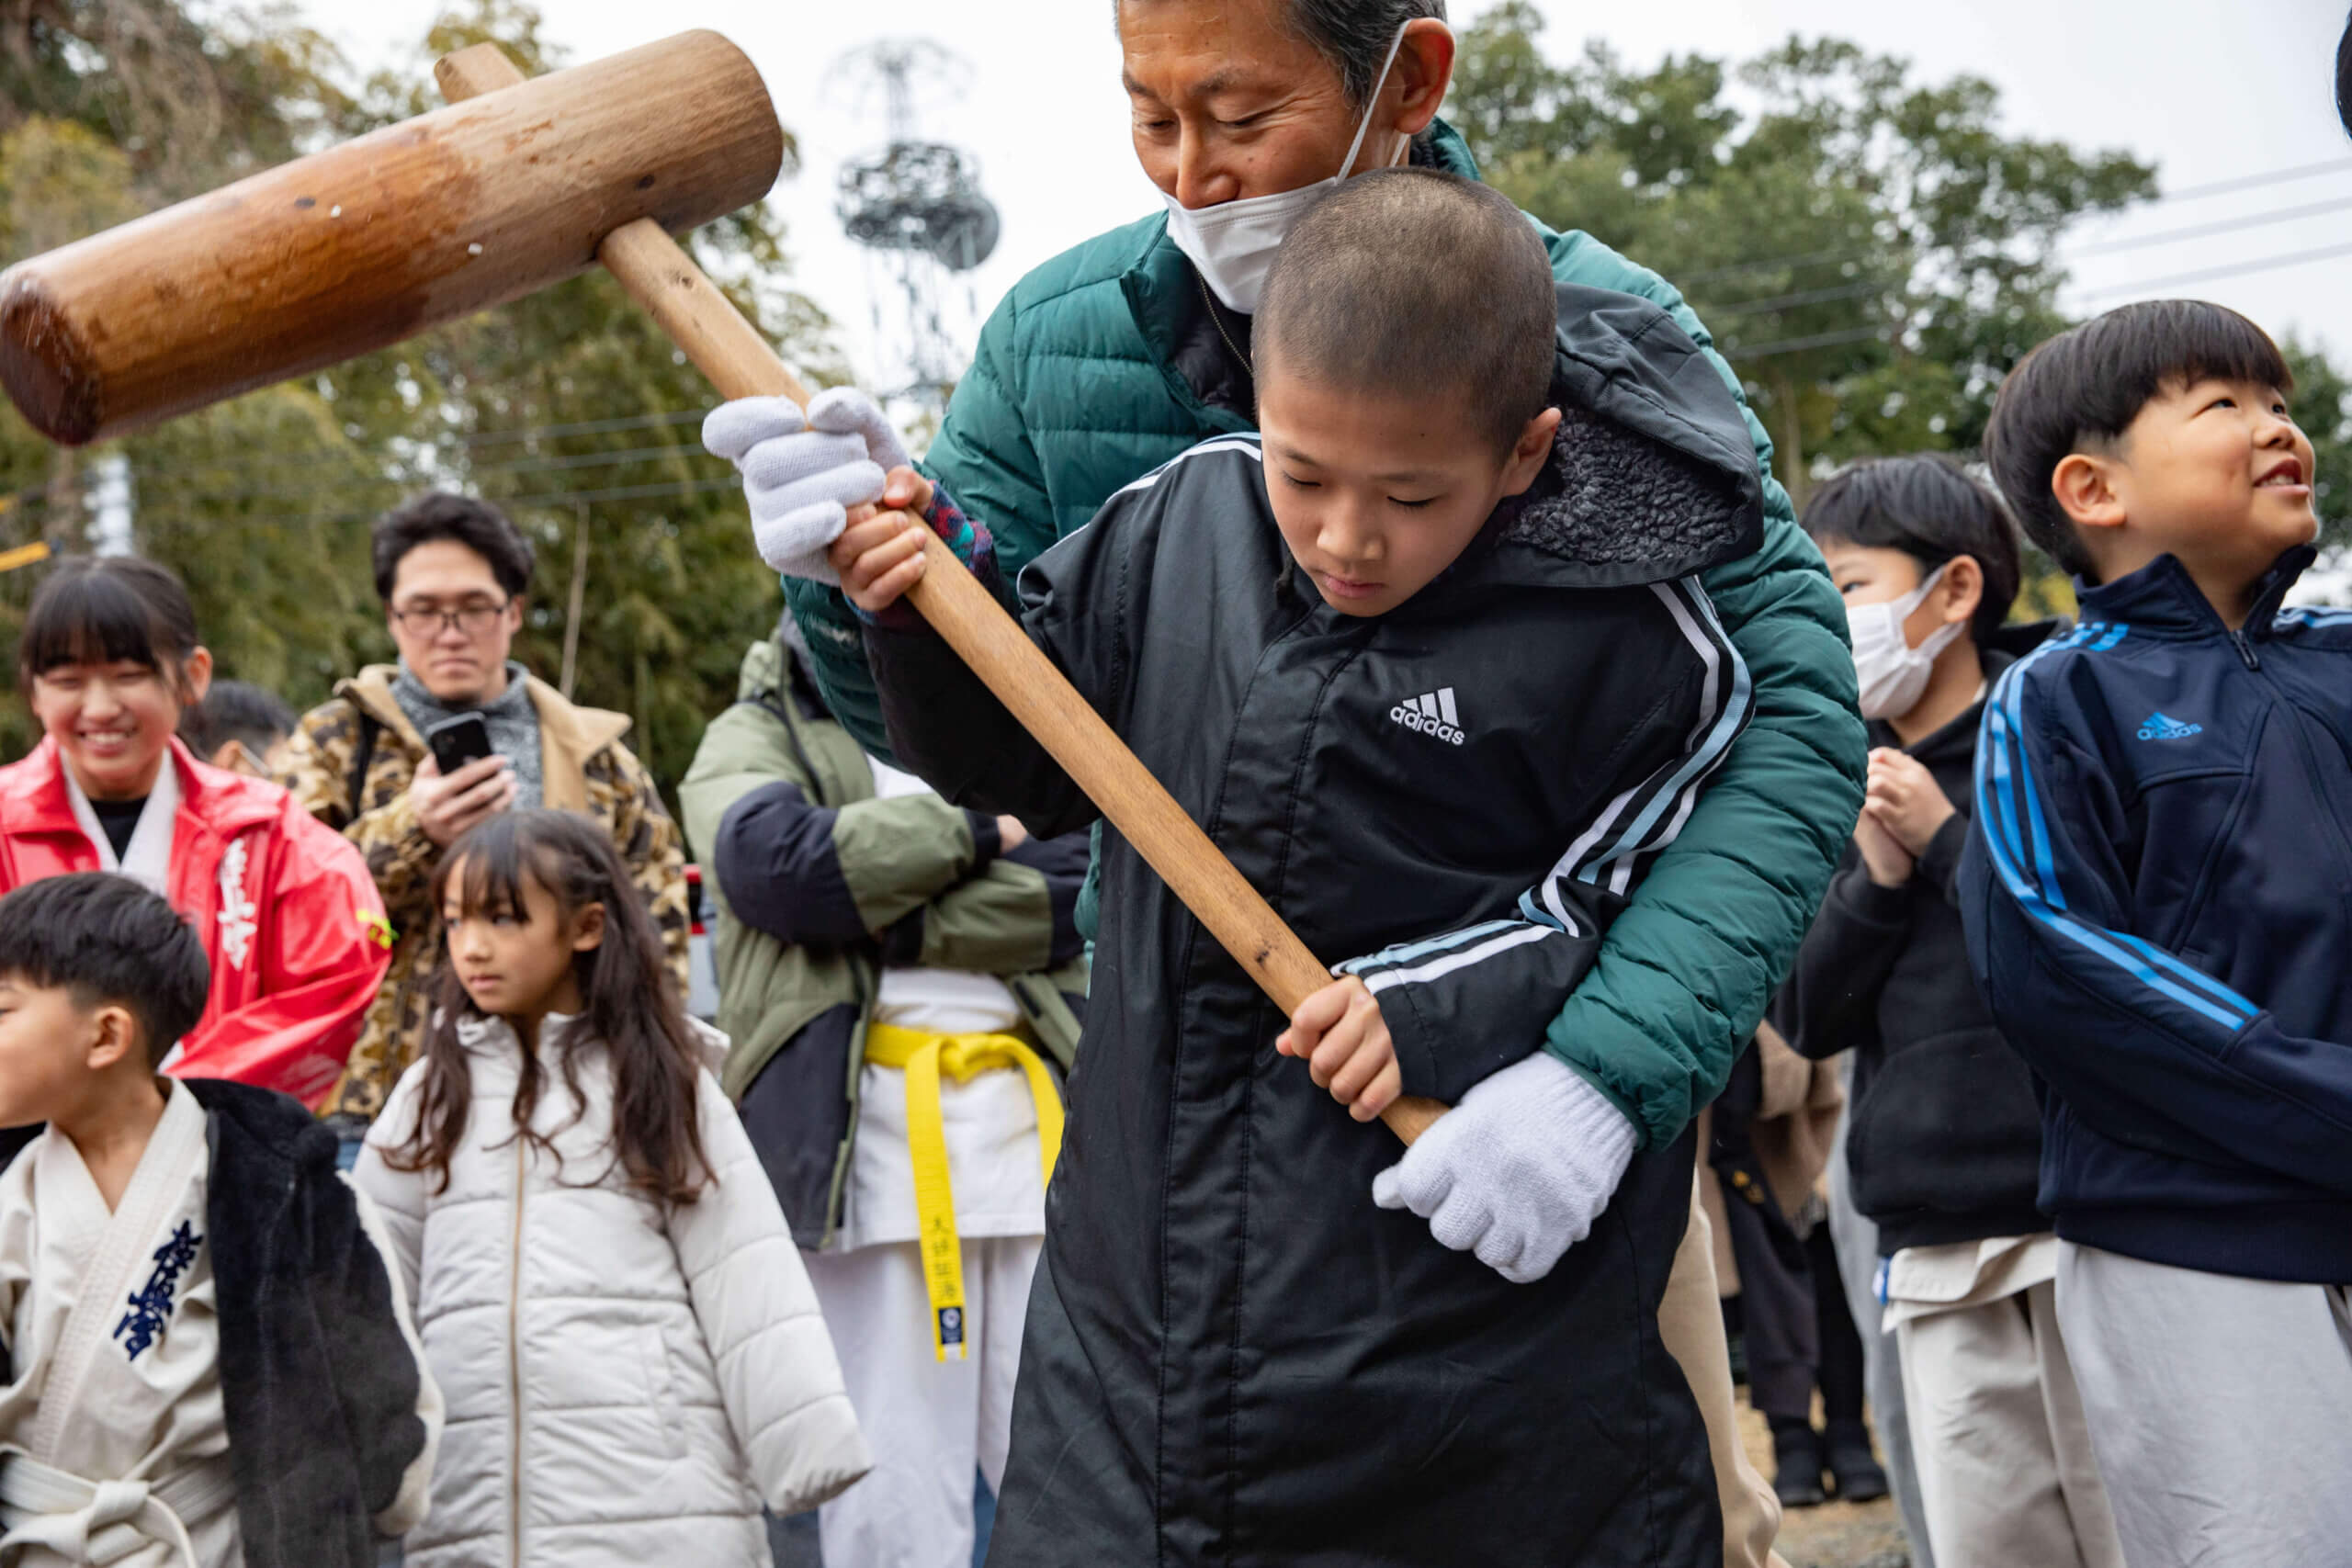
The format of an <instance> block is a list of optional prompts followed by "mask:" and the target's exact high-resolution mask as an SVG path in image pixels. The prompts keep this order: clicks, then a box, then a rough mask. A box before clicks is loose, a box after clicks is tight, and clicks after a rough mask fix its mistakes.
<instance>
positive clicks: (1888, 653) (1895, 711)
mask: <svg viewBox="0 0 2352 1568" xmlns="http://www.w3.org/2000/svg"><path fill="white" fill-rule="evenodd" d="M1950 568H1951V562H1950V561H1946V562H1945V563H1944V564H1943V565H1942V566H1939V567H1938V568H1936V570H1934V571H1933V572H1931V573H1929V574H1928V581H1925V582H1922V583H1921V584H1919V586H1918V587H1917V588H1915V589H1913V590H1912V591H1911V592H1908V593H1905V595H1904V596H1903V597H1902V598H1900V599H1891V600H1889V601H1888V602H1887V603H1885V604H1849V605H1847V606H1846V624H1847V626H1848V627H1849V629H1850V631H1851V633H1852V636H1853V639H1854V674H1855V675H1856V676H1857V677H1858V678H1859V679H1860V682H1861V687H1862V716H1863V717H1864V718H1900V717H1901V716H1903V715H1905V714H1906V713H1909V712H1910V711H1911V710H1912V709H1913V708H1915V707H1917V706H1918V705H1919V694H1921V693H1922V692H1925V691H1926V690H1927V689H1928V675H1929V674H1931V673H1932V672H1933V671H1934V670H1935V666H1936V655H1938V654H1939V653H1941V652H1942V651H1943V650H1944V649H1946V648H1949V647H1950V646H1951V642H1952V639H1953V638H1955V637H1959V636H1960V634H1961V633H1962V632H1964V631H1966V630H1967V629H1968V623H1967V622H1965V621H1954V622H1952V623H1951V625H1949V626H1938V627H1937V628H1936V629H1935V630H1934V631H1932V632H1929V633H1928V640H1927V641H1925V642H1923V643H1921V644H1920V645H1919V646H1918V647H1917V648H1913V647H1912V646H1911V645H1910V644H1909V643H1908V642H1906V641H1905V639H1904V636H1903V623H1904V622H1905V621H1907V620H1909V619H1910V618H1911V612H1912V611H1914V610H1916V609H1917V608H1918V607H1919V606H1920V605H1922V604H1926V603H1927V602H1928V594H1930V593H1932V592H1935V591H1936V584H1937V583H1939V582H1940V581H1943V575H1944V572H1945V571H1946V570H1949V569H1950Z"/></svg>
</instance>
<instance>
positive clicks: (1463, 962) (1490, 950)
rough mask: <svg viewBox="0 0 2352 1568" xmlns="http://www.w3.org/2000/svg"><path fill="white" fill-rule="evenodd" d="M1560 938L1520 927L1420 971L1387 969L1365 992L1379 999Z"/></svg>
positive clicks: (1546, 931) (1547, 931) (1544, 928)
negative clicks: (1393, 990)
mask: <svg viewBox="0 0 2352 1568" xmlns="http://www.w3.org/2000/svg"><path fill="white" fill-rule="evenodd" d="M1559 934H1560V933H1559V932H1557V931H1554V930H1553V929H1552V928H1551V927H1550V926H1520V927H1517V928H1515V929H1513V930H1511V931H1507V932H1505V933H1504V934H1503V935H1501V936H1498V937H1497V938H1495V939H1494V940H1493V941H1491V942H1480V943H1479V944H1478V945H1477V946H1476V947H1473V948H1467V949H1464V951H1463V952H1460V953H1448V954H1446V955H1445V956H1444V957H1443V958H1440V959H1436V960H1434V961H1432V962H1430V963H1428V964H1422V965H1421V966H1420V967H1419V968H1418V969H1384V970H1382V971H1381V972H1380V973H1379V974H1377V975H1374V976H1373V977H1372V978H1371V979H1369V980H1366V981H1365V982H1364V989H1365V990H1367V991H1370V992H1371V993H1372V994H1373V995H1374V996H1378V995H1379V994H1380V993H1381V992H1383V991H1385V990H1387V989H1388V988H1389V987H1392V986H1402V985H1405V984H1407V983H1408V982H1418V981H1426V980H1434V979H1437V978H1438V977H1439V976H1443V975H1451V974H1452V973H1453V971H1455V970H1456V969H1466V968H1468V967H1469V966H1470V965H1471V964H1476V963H1479V962H1481V961H1483V960H1485V959H1488V958H1492V957H1493V956H1494V955H1495V954H1496V953H1502V952H1505V951H1507V950H1509V949H1510V948H1514V947H1524V946H1526V945H1527V944H1528V943H1529V942H1541V941H1543V940H1544V938H1545V937H1547V936H1557V935H1559Z"/></svg>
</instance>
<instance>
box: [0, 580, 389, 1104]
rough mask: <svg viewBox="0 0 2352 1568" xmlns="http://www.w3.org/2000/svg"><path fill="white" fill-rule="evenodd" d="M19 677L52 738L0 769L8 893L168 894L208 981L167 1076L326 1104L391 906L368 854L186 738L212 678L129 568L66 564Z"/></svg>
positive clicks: (378, 974)
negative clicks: (127, 889)
mask: <svg viewBox="0 0 2352 1568" xmlns="http://www.w3.org/2000/svg"><path fill="white" fill-rule="evenodd" d="M211 676H212V656H211V655H210V654H209V653H207V652H206V651H205V650H204V649H202V648H201V647H199V646H198V644H197V639H196V614H195V611H194V610H193V609H191V608H190V606H189V604H188V599H187V591H186V590H185V589H183V588H182V587H181V586H180V583H179V580H178V579H177V578H175V577H174V576H173V575H172V574H171V573H170V572H169V571H167V570H164V568H163V567H160V566H157V565H155V564H154V563H153V562H152V561H144V560H138V559H135V558H130V557H112V558H105V559H94V558H74V559H71V560H68V561H66V562H65V563H64V564H63V565H62V566H61V567H59V568H58V569H57V570H56V572H55V573H54V574H53V575H52V576H51V578H50V580H49V581H47V582H45V583H43V584H42V585H41V589H40V592H39V593H38V594H37V595H35V596H34V599H33V604H32V611H31V613H30V615H28V617H27V619H26V622H25V630H24V637H23V639H22V640H21V641H20V643H19V644H18V646H17V680H18V682H19V684H20V686H21V688H22V690H23V692H24V694H25V698H26V701H27V702H28V703H29V704H30V705H31V706H32V710H33V713H34V716H36V717H38V718H39V719H40V723H41V728H43V729H44V730H45V731H46V732H47V735H46V737H45V739H42V741H41V743H40V745H39V746H38V747H36V748H35V749H34V750H33V752H32V754H31V755H29V756H28V757H26V758H25V759H24V760H23V761H18V762H16V763H13V764H11V765H9V766H7V767H6V768H0V894H5V893H7V892H8V891H10V890H11V889H13V888H17V887H20V886H23V885H25V884H26V883H28V882H35V881H38V880H40V878H42V877H45V876H57V875H61V874H65V873H68V872H77V871H117V872H120V873H121V874H124V875H126V876H129V877H131V878H132V879H134V880H136V881H139V882H142V883H144V884H146V885H147V886H150V887H152V888H153V889H154V890H155V891H156V892H158V893H160V894H162V895H163V896H164V897H165V898H168V899H169V900H170V901H171V904H172V907H173V908H175V909H177V910H178V911H179V913H180V916H181V918H182V919H186V920H187V921H188V922H189V924H190V925H192V926H193V927H195V929H196V931H197V933H198V935H199V936H200V937H202V938H203V940H204V947H205V957H206V958H207V959H208V960H209V962H210V964H211V969H212V987H211V995H210V998H209V1000H208V1001H207V1003H206V1005H205V1009H204V1016H203V1017H202V1019H201V1020H199V1021H198V1023H197V1026H196V1028H195V1029H194V1030H193V1031H191V1032H189V1033H188V1034H187V1035H185V1036H183V1037H182V1038H181V1040H180V1042H179V1043H178V1045H177V1046H175V1048H174V1049H173V1051H172V1054H171V1055H170V1056H169V1057H167V1058H166V1060H165V1062H164V1067H165V1070H167V1071H169V1072H173V1073H175V1074H178V1075H179V1076H181V1077H210V1078H234V1079H236V1080H238V1081H240V1082H243V1083H250V1084H258V1085H260V1086H262V1087H264V1088H267V1089H279V1090H282V1091H283V1092H285V1093H288V1094H291V1095H294V1096H296V1097H297V1098H299V1099H300V1100H304V1101H305V1102H307V1103H310V1104H311V1105H313V1106H315V1105H316V1103H317V1102H318V1101H319V1100H321V1099H322V1097H323V1096H324V1095H325V1094H326V1092H327V1091H328V1089H331V1088H333V1087H334V1081H335V1078H336V1077H337V1075H338V1074H340V1073H341V1071H342V1070H343V1062H344V1058H345V1056H346V1055H349V1054H350V1051H351V1044H352V1042H353V1041H354V1040H355V1039H356V1038H357V1036H358V1033H359V1024H360V1018H361V1015H362V1014H363V1013H364V1012H365V1011H366V1010H367V1007H368V1002H369V1001H370V1000H371V999H373V998H374V997H375V994H376V987H377V985H378V983H379V981H380V980H381V978H382V976H383V973H384V965H385V964H386V962H387V961H388V955H389V949H390V928H389V927H388V926H387V925H386V924H385V921H384V906H383V901H382V900H381V899H380V898H379V897H377V894H376V886H375V883H374V882H373V881H372V880H371V879H370V878H369V876H368V866H367V863H366V862H365V861H363V860H362V859H361V858H360V856H359V852H357V851H356V850H355V849H353V848H352V847H351V845H350V844H348V843H346V842H345V840H344V839H343V837H342V836H341V835H340V834H338V833H336V832H334V830H333V829H329V828H326V827H324V826H322V824H320V823H319V822H318V821H316V820H315V819H314V818H311V816H310V814H309V813H307V812H305V811H304V810H302V808H301V807H299V806H297V805H296V804H295V803H294V801H293V799H292V797H291V796H289V795H287V793H286V792H285V791H284V790H282V789H279V788H278V787H277V785H276V784H266V783H263V782H261V781H258V780H254V779H248V778H245V777H243V776H242V775H240V774H236V773H227V772H224V771H222V770H221V769H219V768H214V767H210V766H208V765H207V764H205V763H203V762H199V761H197V760H196V758H195V756H194V755H192V754H191V753H190V752H189V751H188V750H187V747H185V746H183V745H181V744H180V743H179V742H178V741H177V740H176V739H174V731H175V729H176V728H178V726H179V721H180V715H181V712H182V710H183V709H185V708H186V707H187V706H188V705H193V704H194V703H196V702H198V701H200V700H201V699H202V697H203V695H204V691H205V687H206V686H207V685H208V684H209V682H210V681H211Z"/></svg>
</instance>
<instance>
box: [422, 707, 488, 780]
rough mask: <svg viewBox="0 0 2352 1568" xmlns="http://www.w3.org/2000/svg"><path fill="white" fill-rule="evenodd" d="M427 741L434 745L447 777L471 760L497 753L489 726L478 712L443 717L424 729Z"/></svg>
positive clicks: (444, 774) (435, 752) (478, 759)
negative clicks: (493, 746) (431, 726)
mask: <svg viewBox="0 0 2352 1568" xmlns="http://www.w3.org/2000/svg"><path fill="white" fill-rule="evenodd" d="M424 744H425V745H426V746H427V747H429V748H431V749H432V751H433V760H434V761H435V762H438V763H439V764H440V765H441V776H442V777H444V778H449V777H453V776H454V775H455V774H456V773H458V770H459V769H461V768H463V767H464V766H465V765H466V764H467V763H468V762H479V761H481V760H482V759H483V758H484V757H489V756H493V755H495V754H496V753H495V752H494V751H493V750H492V747H491V744H490V726H489V724H488V723H486V722H485V721H484V720H483V718H482V716H481V715H480V714H478V713H461V714H459V715H458V716H456V717H455V718H445V719H443V720H442V721H441V722H440V723H438V724H436V725H435V726H434V727H433V728H430V729H428V730H426V731H425V732H424Z"/></svg>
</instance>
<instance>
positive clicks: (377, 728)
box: [350, 703, 384, 821]
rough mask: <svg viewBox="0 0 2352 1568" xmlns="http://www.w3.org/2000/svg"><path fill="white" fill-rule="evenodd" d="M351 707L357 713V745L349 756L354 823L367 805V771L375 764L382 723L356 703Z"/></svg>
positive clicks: (351, 815)
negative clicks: (356, 710)
mask: <svg viewBox="0 0 2352 1568" xmlns="http://www.w3.org/2000/svg"><path fill="white" fill-rule="evenodd" d="M352 706H353V707H355V708H358V711H359V744H358V746H357V747H356V748H355V749H354V750H353V751H352V754H351V757H352V761H351V812H350V820H353V821H356V820H357V819H358V818H359V815H360V812H361V811H362V809H364V808H365V807H366V805H367V801H366V798H365V792H366V790H367V788H368V768H369V767H370V766H372V765H373V764H374V763H375V761H376V737H377V736H379V735H380V734H382V733H383V729H384V721H383V720H382V719H380V718H378V717H377V716H375V715H374V714H372V713H369V712H368V710H367V709H366V708H364V707H360V706H359V705H358V704H357V703H354V704H352Z"/></svg>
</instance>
